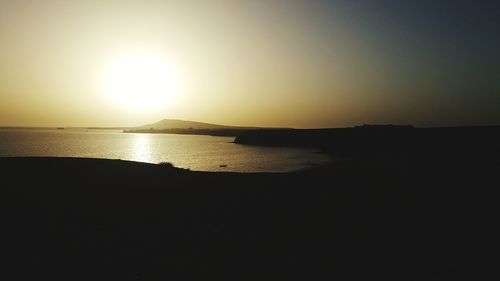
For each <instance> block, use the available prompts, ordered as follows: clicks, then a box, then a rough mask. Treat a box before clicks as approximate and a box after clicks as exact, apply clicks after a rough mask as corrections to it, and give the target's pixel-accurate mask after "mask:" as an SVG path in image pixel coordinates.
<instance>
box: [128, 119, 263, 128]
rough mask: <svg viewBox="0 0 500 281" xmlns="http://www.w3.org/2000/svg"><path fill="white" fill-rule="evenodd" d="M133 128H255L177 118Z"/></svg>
mask: <svg viewBox="0 0 500 281" xmlns="http://www.w3.org/2000/svg"><path fill="white" fill-rule="evenodd" d="M132 129H135V130H166V129H196V130H198V129H202V130H215V129H256V128H255V127H239V126H225V125H217V124H210V123H203V122H196V121H187V120H179V119H163V120H160V121H158V122H156V123H153V124H147V125H144V126H140V127H136V128H132Z"/></svg>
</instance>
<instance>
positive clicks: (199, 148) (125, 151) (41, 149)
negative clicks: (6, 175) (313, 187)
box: [0, 129, 330, 172]
mask: <svg viewBox="0 0 500 281" xmlns="http://www.w3.org/2000/svg"><path fill="white" fill-rule="evenodd" d="M233 140H234V138H232V137H212V136H197V135H172V134H128V133H127V134H125V133H122V132H121V131H104V130H55V129H54V130H48V129H47V130H42V129H33V130H31V129H30V130H28V129H0V157H5V156H62V157H90V158H107V159H123V160H132V161H139V162H148V163H160V162H170V163H172V164H173V165H174V166H176V167H180V168H189V169H191V170H197V171H232V172H287V171H293V170H298V169H302V168H306V167H309V166H312V165H318V164H322V163H325V162H328V161H330V158H329V157H328V156H326V155H324V154H320V153H317V152H316V151H314V150H311V149H302V148H270V147H257V146H247V145H239V144H234V143H232V141H233ZM220 165H227V166H226V167H221V166H220Z"/></svg>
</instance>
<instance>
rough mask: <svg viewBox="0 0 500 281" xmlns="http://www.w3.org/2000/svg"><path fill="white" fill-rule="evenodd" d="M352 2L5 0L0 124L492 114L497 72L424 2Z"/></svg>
mask: <svg viewBox="0 0 500 281" xmlns="http://www.w3.org/2000/svg"><path fill="white" fill-rule="evenodd" d="M362 2H364V1H361V2H360V3H362ZM424 2H425V1H424ZM346 3H347V2H346V1H292V0H291V1H278V0H276V1H224V0H218V1H154V0H149V1H111V0H109V1H104V0H100V1H97V0H95V1H59V0H48V1H34V0H31V1H10V0H7V1H0V42H2V43H1V44H0V126H56V127H57V126H138V125H142V124H147V123H152V122H156V121H158V120H161V119H164V118H175V119H184V120H193V121H200V122H208V123H217V124H226V125H240V126H273V127H296V128H319V127H343V126H351V125H357V124H362V123H393V124H415V125H423V126H426V125H432V126H438V125H457V124H460V125H474V124H493V123H495V122H500V114H498V113H497V109H498V108H497V107H498V106H497V104H498V103H496V102H497V101H499V98H498V95H496V93H498V89H500V87H499V86H498V82H495V81H496V80H495V78H494V77H495V75H494V72H492V73H486V74H484V75H482V76H481V77H479V76H478V77H476V76H477V75H476V76H474V75H472V74H471V73H472V70H470V71H471V72H470V73H469V70H468V69H470V68H469V67H462V68H460V67H457V65H459V64H456V60H454V57H453V56H455V55H456V56H457V57H458V56H460V58H461V59H462V60H463V63H467V59H468V57H467V55H468V53H466V51H467V50H465V49H464V50H463V51H462V50H458V51H456V52H457V54H453V53H450V52H449V44H451V43H453V42H451V41H450V42H447V41H446V42H440V41H437V40H438V39H436V38H438V37H439V36H436V37H435V34H433V33H432V34H431V31H428V30H424V29H422V27H421V26H420V24H421V22H420V21H422V22H423V20H425V19H426V18H425V17H424V15H423V14H422V16H421V17H422V18H421V17H417V18H416V19H413V21H412V22H399V25H396V26H398V27H397V28H396V27H394V26H395V25H393V24H394V23H391V24H392V25H391V24H388V23H384V22H383V21H381V20H380V19H379V18H377V13H376V11H375V12H374V13H368V12H366V11H371V10H369V9H361V8H360V7H361V5H360V6H350V5H351V4H346ZM366 5H369V4H366ZM367 7H368V6H367ZM403 8H404V7H403ZM403 8H400V10H397V11H393V12H392V14H391V13H390V10H388V12H387V13H388V14H386V15H384V19H392V18H391V16H394V18H395V20H397V21H403V20H405V19H404V17H402V16H401V15H402V14H403V13H404V12H405V10H404V9H403ZM384 13H385V12H384ZM395 15H399V17H396V16H395ZM431 16H432V15H431ZM431 19H432V18H431ZM446 24H448V23H446ZM436 27H442V29H443V30H444V31H443V32H445V33H446V32H448V31H447V29H446V28H448V27H447V25H446V26H445V25H444V23H441V22H439V23H436ZM433 28H434V27H433ZM407 29H408V30H409V31H410V32H407V31H408V30H407ZM485 38H486V37H485ZM483 39H484V38H479V39H478V40H483ZM486 39H488V40H489V37H488V38H486ZM486 39H484V40H486ZM443 40H444V39H443ZM415 42H418V44H415ZM387 46H391V47H393V48H394V49H391V48H387ZM417 47H418V48H417ZM442 54H449V56H450V58H448V57H446V56H444V57H443V56H442ZM475 56H477V55H475ZM436 58H438V59H436ZM495 59H497V58H496V57H495V58H494V61H495ZM470 61H471V64H474V65H476V62H477V64H479V65H482V63H484V62H483V58H482V57H478V58H477V59H476V58H475V57H472V56H471V58H470ZM464 77H467V79H464ZM471 79H472V80H471ZM467 93H474V95H471V94H467ZM479 112H481V114H479Z"/></svg>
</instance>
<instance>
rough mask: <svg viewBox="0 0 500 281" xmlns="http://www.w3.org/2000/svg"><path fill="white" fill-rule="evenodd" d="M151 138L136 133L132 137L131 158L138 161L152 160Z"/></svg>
mask: <svg viewBox="0 0 500 281" xmlns="http://www.w3.org/2000/svg"><path fill="white" fill-rule="evenodd" d="M151 152H152V150H151V138H150V136H149V135H146V134H136V135H134V138H133V139H132V152H131V155H132V159H133V160H134V161H139V162H149V163H151V162H152V160H153V159H152V158H153V157H152V153H151Z"/></svg>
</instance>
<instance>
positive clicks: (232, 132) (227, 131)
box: [123, 128, 252, 137]
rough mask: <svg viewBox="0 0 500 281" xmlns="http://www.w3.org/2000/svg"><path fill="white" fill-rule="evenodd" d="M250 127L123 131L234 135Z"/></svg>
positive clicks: (133, 131) (125, 131) (128, 131)
mask: <svg viewBox="0 0 500 281" xmlns="http://www.w3.org/2000/svg"><path fill="white" fill-rule="evenodd" d="M249 130H252V129H193V128H187V129H185V128H173V129H132V130H124V131H123V132H124V133H148V134H180V135H208V136H225V137H236V136H239V135H241V134H243V133H245V132H246V131H249Z"/></svg>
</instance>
